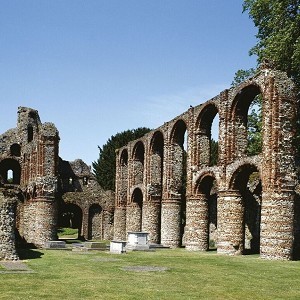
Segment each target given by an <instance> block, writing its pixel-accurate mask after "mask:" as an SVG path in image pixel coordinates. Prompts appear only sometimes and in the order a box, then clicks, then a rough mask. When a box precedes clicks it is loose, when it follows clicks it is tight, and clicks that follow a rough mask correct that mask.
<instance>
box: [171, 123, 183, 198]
mask: <svg viewBox="0 0 300 300" xmlns="http://www.w3.org/2000/svg"><path fill="white" fill-rule="evenodd" d="M186 132H187V125H186V123H185V121H184V120H182V119H179V120H177V121H176V123H175V124H174V125H173V127H172V130H171V135H170V148H171V150H170V154H171V155H170V157H169V161H171V162H172V164H171V165H170V170H169V171H170V190H171V191H172V192H174V194H177V195H178V196H179V198H180V197H181V195H182V189H183V188H184V186H183V181H182V179H183V176H184V173H185V172H186V166H185V165H184V164H185V152H184V136H185V133H186Z"/></svg>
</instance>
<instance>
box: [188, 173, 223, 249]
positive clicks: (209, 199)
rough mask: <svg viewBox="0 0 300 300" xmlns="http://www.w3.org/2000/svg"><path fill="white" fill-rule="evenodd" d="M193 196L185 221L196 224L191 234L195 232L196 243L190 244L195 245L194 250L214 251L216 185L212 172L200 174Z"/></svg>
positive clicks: (215, 237) (215, 243)
mask: <svg viewBox="0 0 300 300" xmlns="http://www.w3.org/2000/svg"><path fill="white" fill-rule="evenodd" d="M194 195H195V196H194V199H193V200H192V202H191V203H190V204H189V206H190V207H189V214H187V219H188V217H189V218H191V220H189V221H187V222H189V223H190V224H197V225H196V228H194V229H193V230H192V232H193V231H194V230H196V232H197V233H198V237H197V239H198V241H197V240H194V241H193V242H192V243H191V244H194V246H195V245H196V247H195V248H196V249H199V250H208V249H215V248H216V246H217V195H218V185H217V180H216V176H215V174H214V173H213V172H205V173H203V174H201V176H200V177H199V179H198V180H197V183H196V187H195V192H194ZM187 211H188V209H187ZM195 212H196V213H195ZM192 239H193V238H192ZM191 248H193V247H191Z"/></svg>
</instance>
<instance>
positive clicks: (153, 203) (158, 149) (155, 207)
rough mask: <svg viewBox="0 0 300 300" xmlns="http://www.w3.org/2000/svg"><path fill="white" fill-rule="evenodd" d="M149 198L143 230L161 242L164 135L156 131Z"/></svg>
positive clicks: (151, 238) (157, 242)
mask: <svg viewBox="0 0 300 300" xmlns="http://www.w3.org/2000/svg"><path fill="white" fill-rule="evenodd" d="M149 150H150V151H149V167H150V174H149V182H150V184H149V185H148V199H147V201H145V203H144V204H143V230H145V231H146V232H148V233H149V241H150V242H151V243H156V244H159V243H160V240H161V205H162V186H163V160H164V136H163V133H162V132H161V131H156V132H154V134H153V136H152V138H151V141H150V149H149Z"/></svg>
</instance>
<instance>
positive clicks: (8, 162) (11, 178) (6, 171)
mask: <svg viewBox="0 0 300 300" xmlns="http://www.w3.org/2000/svg"><path fill="white" fill-rule="evenodd" d="M0 176H1V177H2V181H3V183H6V184H7V183H12V184H20V181H21V166H20V164H19V162H18V161H17V160H15V159H12V158H6V159H3V160H2V161H1V162H0Z"/></svg>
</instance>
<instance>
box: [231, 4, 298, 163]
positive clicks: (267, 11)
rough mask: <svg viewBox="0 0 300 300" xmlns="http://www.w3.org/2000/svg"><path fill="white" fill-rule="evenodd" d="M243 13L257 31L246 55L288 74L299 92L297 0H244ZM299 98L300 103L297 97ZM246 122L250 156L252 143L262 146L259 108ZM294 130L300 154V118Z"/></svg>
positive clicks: (239, 75) (253, 148) (241, 73)
mask: <svg viewBox="0 0 300 300" xmlns="http://www.w3.org/2000/svg"><path fill="white" fill-rule="evenodd" d="M243 11H244V12H248V14H249V17H250V18H251V19H252V20H253V23H254V25H255V26H256V27H257V29H258V32H257V34H256V38H257V43H256V45H254V47H252V48H251V49H250V51H249V54H250V55H257V62H258V64H260V63H262V62H264V61H267V62H269V63H270V64H271V65H273V66H274V67H275V68H277V69H278V70H282V71H285V72H287V74H288V76H290V77H291V78H292V79H293V80H294V82H295V83H296V85H297V87H298V91H300V0H244V4H243ZM248 71H249V70H246V71H244V70H239V71H238V72H237V73H236V76H238V77H240V78H242V75H243V74H246V75H247V72H248ZM251 72H252V71H250V73H251ZM235 82H236V83H239V82H238V81H236V80H235ZM298 98H299V100H300V94H299V93H298ZM258 104H259V103H258ZM248 122H249V127H250V130H249V134H248V136H249V138H250V139H248V140H249V141H250V143H252V144H251V146H249V147H248V152H249V153H252V152H253V151H254V152H255V151H256V150H255V149H257V147H256V146H257V145H255V143H260V145H261V136H260V138H259V137H258V135H256V133H257V132H258V130H259V128H260V127H261V107H259V109H258V110H257V113H256V112H253V110H252V112H251V114H250V115H249V116H248ZM255 122H257V124H255ZM296 129H297V133H296V139H295V145H296V148H297V149H298V152H300V151H299V149H300V116H298V119H297V128H296ZM298 157H300V153H298Z"/></svg>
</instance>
